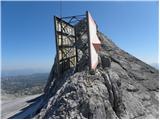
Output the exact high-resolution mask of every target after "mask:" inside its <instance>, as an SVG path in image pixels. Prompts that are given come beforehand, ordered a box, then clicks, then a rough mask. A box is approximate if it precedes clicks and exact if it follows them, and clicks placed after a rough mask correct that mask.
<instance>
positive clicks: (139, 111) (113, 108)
mask: <svg viewBox="0 0 160 120" xmlns="http://www.w3.org/2000/svg"><path fill="white" fill-rule="evenodd" d="M98 37H99V39H100V41H101V49H100V51H99V53H98V54H99V55H98V56H99V58H98V61H99V62H98V66H97V69H96V70H95V71H89V70H88V69H86V66H85V64H84V63H83V62H86V61H85V60H84V61H83V60H82V61H81V62H82V63H83V64H82V67H81V71H79V72H76V73H72V72H71V71H66V73H64V77H62V78H60V79H56V78H55V69H54V68H55V65H56V64H54V66H53V68H52V71H51V73H50V77H49V79H48V83H47V85H46V88H45V95H44V97H43V101H44V103H45V104H44V106H43V107H42V109H40V111H39V112H38V113H37V115H36V117H35V118H54V119H55V118H57V119H60V118H66V119H67V118H95V119H100V118H101V119H113V118H114V119H118V118H133V119H134V118H158V117H159V113H158V111H159V110H158V106H159V100H158V94H159V83H158V82H159V81H158V75H159V74H158V70H156V69H154V68H153V67H151V66H149V65H147V64H146V63H144V62H142V61H140V60H138V59H137V58H136V57H134V56H132V55H130V54H129V53H127V52H125V51H123V50H121V49H120V48H119V47H117V46H116V45H115V44H114V43H113V42H112V41H111V40H110V39H109V38H107V37H106V36H105V35H104V34H102V33H100V32H98ZM135 49H136V48H135ZM82 56H83V51H82ZM55 61H56V60H55ZM83 68H84V69H83Z"/></svg>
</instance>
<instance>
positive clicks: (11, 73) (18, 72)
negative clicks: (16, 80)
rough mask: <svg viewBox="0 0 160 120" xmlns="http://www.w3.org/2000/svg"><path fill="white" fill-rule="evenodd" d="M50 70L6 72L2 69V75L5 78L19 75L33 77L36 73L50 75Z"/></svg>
mask: <svg viewBox="0 0 160 120" xmlns="http://www.w3.org/2000/svg"><path fill="white" fill-rule="evenodd" d="M49 71H50V70H49V69H15V70H4V69H3V68H2V72H1V75H2V76H3V77H4V76H19V75H31V74H36V73H49Z"/></svg>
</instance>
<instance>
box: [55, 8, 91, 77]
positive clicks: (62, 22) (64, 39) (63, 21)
mask: <svg viewBox="0 0 160 120" xmlns="http://www.w3.org/2000/svg"><path fill="white" fill-rule="evenodd" d="M83 19H86V20H87V24H86V30H84V31H83V33H82V34H78V33H77V30H76V27H75V26H76V25H77V24H78V23H79V22H81V21H82V20H83ZM54 26H55V40H56V50H57V51H56V52H57V59H56V60H57V65H56V66H57V67H56V68H57V70H56V72H57V76H58V77H61V76H63V73H64V72H65V71H66V70H68V69H70V68H74V71H75V72H76V71H78V62H79V59H80V58H79V52H78V46H77V45H76V42H77V39H78V38H80V37H82V36H83V35H84V34H87V37H88V40H87V41H85V43H84V44H83V45H82V46H81V48H83V49H85V50H86V49H88V50H87V53H85V55H86V56H88V59H89V58H90V57H89V56H90V49H89V45H90V40H89V34H88V33H89V29H88V28H89V25H88V11H87V12H86V14H85V15H76V16H67V17H61V18H59V17H57V16H54ZM89 63H90V59H89Z"/></svg>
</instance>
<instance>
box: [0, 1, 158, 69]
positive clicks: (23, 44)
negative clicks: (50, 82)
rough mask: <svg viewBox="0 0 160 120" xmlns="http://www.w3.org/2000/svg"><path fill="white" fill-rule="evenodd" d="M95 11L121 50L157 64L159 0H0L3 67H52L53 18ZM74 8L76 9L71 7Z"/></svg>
mask: <svg viewBox="0 0 160 120" xmlns="http://www.w3.org/2000/svg"><path fill="white" fill-rule="evenodd" d="M60 4H62V16H70V15H79V14H85V11H86V10H88V11H90V12H91V14H92V16H93V18H94V20H95V21H96V23H97V24H98V28H99V30H100V31H101V32H103V33H104V34H105V35H106V36H108V37H109V38H110V39H112V41H113V42H115V44H117V45H118V46H119V47H120V48H121V49H123V50H125V51H127V52H128V53H130V54H132V55H133V56H135V57H137V58H138V59H140V60H142V61H144V62H146V63H148V64H150V65H152V66H157V65H158V64H159V63H158V2H157V1H152V2H64V1H63V2H62V3H60V2H59V1H52V2H33V1H32V2H22V1H21V2H8V1H6V2H5V1H2V2H1V7H2V9H1V12H2V18H1V19H2V21H1V22H2V23H1V24H2V33H1V35H2V63H1V66H2V71H10V70H19V71H20V70H25V69H30V70H31V69H33V70H34V69H35V70H36V71H45V70H46V71H50V69H51V67H52V65H53V63H54V57H55V54H56V50H55V36H54V24H53V16H54V15H57V16H60ZM70 8H72V9H70Z"/></svg>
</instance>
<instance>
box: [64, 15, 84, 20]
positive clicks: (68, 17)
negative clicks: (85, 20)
mask: <svg viewBox="0 0 160 120" xmlns="http://www.w3.org/2000/svg"><path fill="white" fill-rule="evenodd" d="M80 16H83V17H84V16H86V15H74V16H67V17H61V19H69V18H72V17H80Z"/></svg>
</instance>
